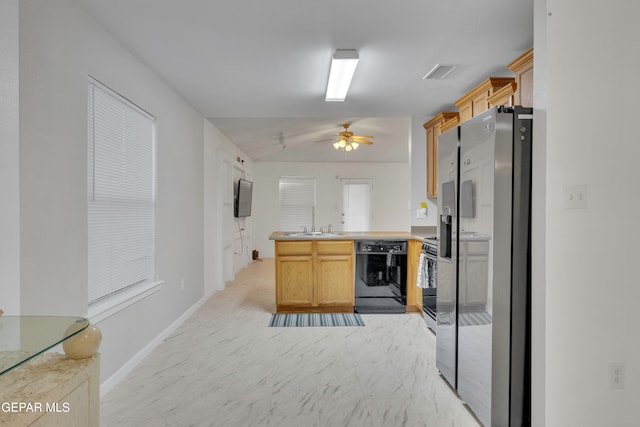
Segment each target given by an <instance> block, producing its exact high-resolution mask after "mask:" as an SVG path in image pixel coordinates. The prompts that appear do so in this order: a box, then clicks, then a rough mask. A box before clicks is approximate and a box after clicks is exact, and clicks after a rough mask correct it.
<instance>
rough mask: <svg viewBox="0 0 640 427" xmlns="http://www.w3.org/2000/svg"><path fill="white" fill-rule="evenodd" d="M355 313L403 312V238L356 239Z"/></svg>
mask: <svg viewBox="0 0 640 427" xmlns="http://www.w3.org/2000/svg"><path fill="white" fill-rule="evenodd" d="M355 294H356V304H355V311H356V312H357V313H404V312H405V311H406V307H407V242H406V241H404V240H400V241H396V240H357V241H356V289H355Z"/></svg>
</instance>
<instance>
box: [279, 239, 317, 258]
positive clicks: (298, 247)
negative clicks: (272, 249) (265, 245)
mask: <svg viewBox="0 0 640 427" xmlns="http://www.w3.org/2000/svg"><path fill="white" fill-rule="evenodd" d="M312 252H313V249H312V244H311V242H310V241H304V242H285V241H280V242H276V254H277V255H285V254H311V253H312Z"/></svg>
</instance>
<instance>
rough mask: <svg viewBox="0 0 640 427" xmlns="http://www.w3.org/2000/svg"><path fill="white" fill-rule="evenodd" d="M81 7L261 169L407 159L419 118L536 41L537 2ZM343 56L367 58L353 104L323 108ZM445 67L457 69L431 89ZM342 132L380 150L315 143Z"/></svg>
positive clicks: (127, 0) (500, 71)
mask: <svg viewBox="0 0 640 427" xmlns="http://www.w3.org/2000/svg"><path fill="white" fill-rule="evenodd" d="M76 1H77V2H78V3H79V4H80V5H81V6H83V7H84V8H85V9H86V10H87V11H88V12H89V13H90V14H91V15H92V16H93V17H94V18H95V19H96V20H97V21H98V22H100V23H102V24H103V25H104V26H105V27H106V28H107V29H108V30H109V31H110V32H111V33H112V34H113V35H114V36H115V37H116V38H118V39H119V40H120V41H121V42H122V43H123V44H124V45H125V46H126V47H127V48H128V49H129V50H130V51H131V52H133V54H134V55H135V56H136V57H138V58H139V59H140V60H142V61H143V62H145V63H146V64H147V65H149V66H150V67H151V68H152V69H154V70H155V71H156V72H157V73H158V74H159V75H160V76H161V77H162V78H163V79H164V80H165V81H166V82H167V83H168V84H169V85H171V86H172V87H173V88H174V89H175V90H176V91H177V92H178V93H180V94H181V95H182V96H183V97H184V98H185V99H186V100H187V101H188V102H189V103H190V104H192V105H193V106H194V107H195V108H196V109H197V110H199V111H200V112H201V113H202V114H203V115H204V116H205V117H207V118H209V119H210V120H211V121H212V123H213V124H214V125H216V127H218V129H220V130H221V132H223V133H224V134H225V135H226V136H227V137H228V138H229V139H230V140H231V141H233V142H234V143H235V144H237V145H238V146H239V147H240V148H241V149H242V150H243V151H244V152H245V153H246V154H247V155H248V156H249V157H251V158H252V159H254V160H274V161H345V160H348V161H367V162H369V161H400V162H401V161H406V160H407V159H408V145H409V144H408V139H409V137H410V128H411V117H413V118H414V119H415V120H425V119H428V118H429V117H430V116H432V115H434V114H436V113H438V112H439V111H442V110H454V111H455V107H454V106H453V101H455V100H457V99H458V98H459V97H460V96H462V95H464V94H465V93H466V92H467V91H468V90H470V89H471V88H473V87H474V86H475V85H477V84H478V83H479V82H481V81H482V80H484V79H485V78H486V77H489V76H510V75H512V74H511V72H510V71H509V70H508V69H507V68H506V66H505V65H506V64H508V63H509V62H511V61H512V60H513V59H515V58H516V57H517V56H519V55H520V54H521V53H522V52H524V51H525V50H526V49H528V48H529V47H531V46H532V45H533V0H483V1H478V0H456V1H437V0H394V1H388V0H340V1H338V0H322V1H314V0H226V1H222V0H181V1H175V0H109V1H104V0H76ZM335 49H357V50H358V52H359V55H360V63H359V64H358V68H357V70H356V73H355V76H354V78H353V82H352V85H351V88H350V90H349V94H348V95H347V99H346V101H345V102H325V101H324V91H325V88H326V81H327V76H328V71H329V65H330V60H331V55H332V53H333V52H334V50H335ZM437 63H441V64H456V65H458V68H457V69H456V70H455V71H454V72H453V73H452V74H451V75H450V76H449V77H448V78H447V79H446V80H442V81H433V80H423V79H422V77H423V76H424V75H425V74H427V73H428V72H429V70H431V68H433V66H434V65H436V64H437ZM342 123H353V125H352V127H351V129H350V130H352V131H353V132H354V133H356V134H360V135H374V136H375V139H374V142H375V143H374V145H373V146H366V147H364V146H362V147H361V148H360V149H359V150H357V151H356V152H351V153H344V152H337V151H336V150H334V149H333V147H331V145H330V143H329V142H327V143H324V144H321V143H314V142H313V141H315V140H317V139H322V138H326V137H328V136H331V135H333V134H337V133H338V132H339V131H340V130H342V129H341V128H340V126H341V124H342ZM281 133H282V135H283V137H284V144H285V145H286V148H285V149H282V144H280V142H279V139H280V138H279V136H280V134H281Z"/></svg>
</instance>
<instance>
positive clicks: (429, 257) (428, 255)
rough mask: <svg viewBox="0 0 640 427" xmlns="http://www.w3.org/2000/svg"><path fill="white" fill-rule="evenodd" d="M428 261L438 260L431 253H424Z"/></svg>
mask: <svg viewBox="0 0 640 427" xmlns="http://www.w3.org/2000/svg"><path fill="white" fill-rule="evenodd" d="M425 255H426V257H427V259H428V260H429V261H438V257H437V256H435V255H431V254H425Z"/></svg>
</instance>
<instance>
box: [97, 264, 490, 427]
mask: <svg viewBox="0 0 640 427" xmlns="http://www.w3.org/2000/svg"><path fill="white" fill-rule="evenodd" d="M274 275H275V273H274V261H273V259H265V260H264V261H263V262H259V261H254V262H253V263H251V264H250V265H249V266H248V267H247V268H246V269H244V270H242V271H241V272H239V273H238V275H237V276H236V280H235V281H233V282H230V283H228V284H227V287H226V289H225V290H224V291H221V292H218V293H216V294H215V295H214V296H213V297H211V298H210V299H209V300H208V301H207V302H206V303H205V304H204V305H203V306H202V307H201V308H200V309H199V310H198V311H197V312H196V313H194V314H193V316H191V317H190V318H189V319H188V320H187V321H186V322H184V323H183V324H182V325H181V326H180V327H179V328H178V329H177V330H176V331H175V332H174V333H173V334H172V335H171V336H170V337H169V338H167V339H166V340H165V341H164V342H163V343H162V344H161V345H160V346H158V347H157V348H156V349H155V350H154V351H153V353H152V354H150V355H149V356H148V357H147V358H146V359H145V360H143V362H142V363H141V364H140V365H138V366H137V368H136V369H135V371H134V372H133V373H131V374H130V375H129V376H128V377H127V378H125V379H124V380H123V381H122V382H120V383H119V384H118V385H116V387H114V389H113V390H112V391H111V392H110V393H108V394H107V395H106V396H104V397H103V398H102V401H101V408H100V411H101V414H100V421H101V422H100V425H101V426H103V427H109V426H136V427H140V426H153V427H156V426H172V427H181V426H215V427H218V426H224V427H227V426H228V427H244V426H278V427H289V426H291V427H298V426H305V427H306V426H318V427H342V426H353V427H356V426H357V427H359V426H362V427H365V426H366V427H395V426H416V427H417V426H433V427H443V426H453V427H465V426H477V425H478V424H477V422H476V421H475V419H474V418H473V417H472V415H471V414H470V413H469V412H468V411H467V410H466V409H465V408H464V406H463V404H462V402H461V401H460V400H459V399H458V397H456V395H455V394H454V393H453V392H452V391H451V389H450V388H449V387H448V386H447V385H446V383H445V382H444V381H443V380H442V379H441V378H440V377H439V375H438V372H437V370H436V367H435V336H434V335H433V334H432V333H431V332H430V331H429V330H428V329H427V327H426V325H425V323H424V321H423V319H422V318H421V317H420V316H419V315H417V314H400V315H395V314H383V315H375V314H367V315H363V316H362V317H363V319H364V322H365V325H366V326H364V327H307V328H269V327H268V326H267V325H268V323H269V319H270V317H271V313H272V312H273V311H274V309H275V292H274Z"/></svg>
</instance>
